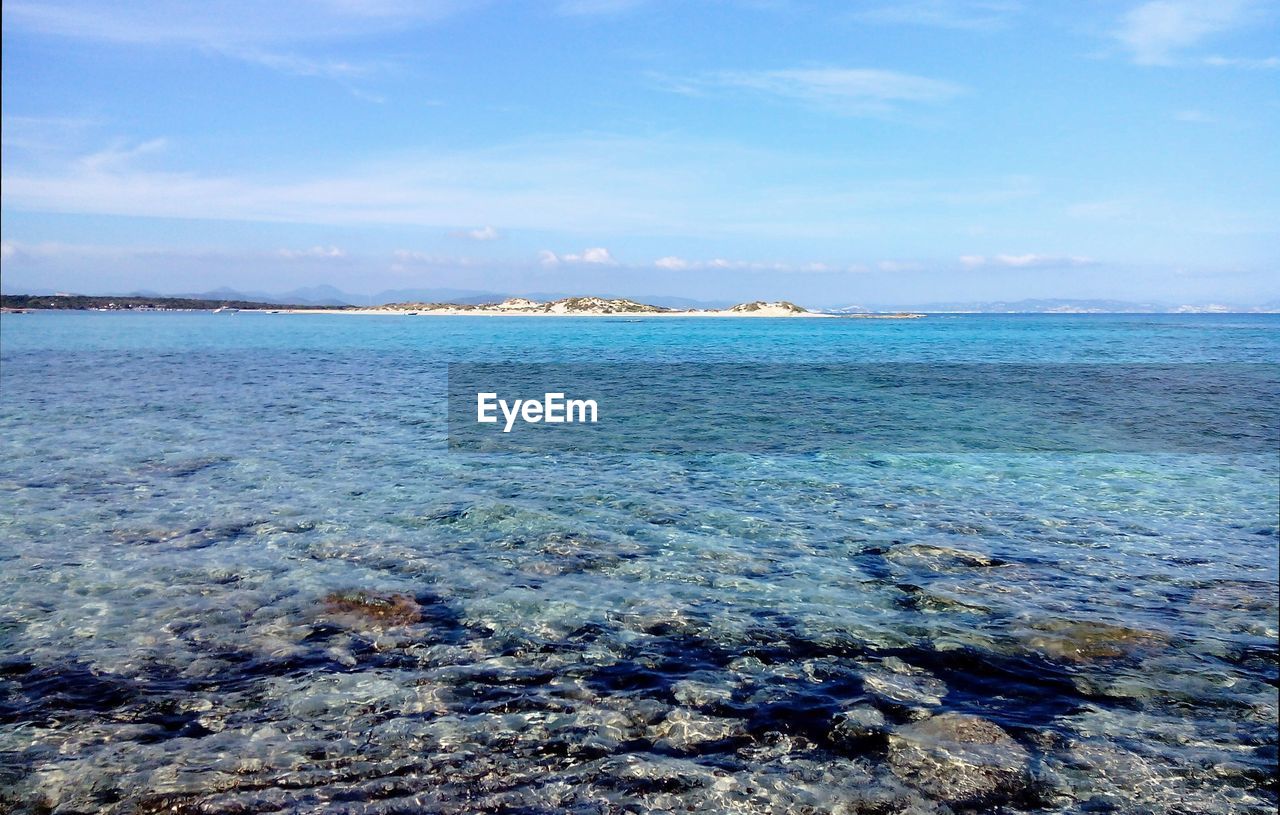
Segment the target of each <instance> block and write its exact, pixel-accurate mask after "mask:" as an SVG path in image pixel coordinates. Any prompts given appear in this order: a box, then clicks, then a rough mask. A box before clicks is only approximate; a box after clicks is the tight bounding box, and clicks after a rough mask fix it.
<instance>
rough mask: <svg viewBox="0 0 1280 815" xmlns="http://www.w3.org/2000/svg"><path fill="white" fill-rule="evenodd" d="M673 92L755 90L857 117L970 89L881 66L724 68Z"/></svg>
mask: <svg viewBox="0 0 1280 815" xmlns="http://www.w3.org/2000/svg"><path fill="white" fill-rule="evenodd" d="M668 87H669V88H670V89H671V90H674V91H677V92H683V93H704V92H707V91H709V90H715V89H722V90H723V89H727V90H738V91H750V92H755V93H759V94H762V95H766V96H772V97H775V98H778V99H783V100H790V101H795V102H800V103H803V104H806V105H809V106H812V107H817V108H822V109H825V110H830V111H834V112H838V113H844V114H851V115H871V114H883V113H888V112H891V111H892V110H894V109H896V108H897V107H899V106H901V105H904V104H926V103H935V102H944V101H946V100H949V99H952V98H954V97H956V96H959V95H961V94H963V93H965V92H966V90H967V89H966V88H965V87H964V86H963V85H959V84H956V83H954V82H948V81H946V80H941V79H931V78H929V77H924V76H916V75H914V74H905V73H900V72H898V71H886V70H880V69H876V68H831V67H828V68H788V69H782V70H772V71H719V72H715V73H710V74H704V75H701V76H695V77H688V78H684V79H679V80H676V81H674V82H670V83H668Z"/></svg>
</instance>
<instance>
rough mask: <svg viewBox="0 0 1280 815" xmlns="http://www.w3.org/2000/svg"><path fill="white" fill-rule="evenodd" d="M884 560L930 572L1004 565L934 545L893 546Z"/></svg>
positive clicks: (973, 553) (909, 544)
mask: <svg viewBox="0 0 1280 815" xmlns="http://www.w3.org/2000/svg"><path fill="white" fill-rule="evenodd" d="M884 558H885V559H886V560H889V561H891V562H893V563H900V564H902V565H905V566H912V567H915V568H923V569H929V570H931V571H951V570H954V569H985V568H990V567H993V566H1004V565H1005V561H1003V560H1000V559H998V558H994V557H991V556H989V555H984V554H982V553H980V552H968V551H965V550H963V549H953V548H951V547H950V546H940V545H938V544H934V543H908V544H903V545H900V546H894V547H893V548H891V549H889V550H888V551H887V552H885V553H884Z"/></svg>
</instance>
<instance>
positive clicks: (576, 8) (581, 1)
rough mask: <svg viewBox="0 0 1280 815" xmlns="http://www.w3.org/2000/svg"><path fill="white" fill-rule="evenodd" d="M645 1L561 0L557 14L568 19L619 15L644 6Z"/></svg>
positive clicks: (557, 6) (557, 7) (557, 5)
mask: <svg viewBox="0 0 1280 815" xmlns="http://www.w3.org/2000/svg"><path fill="white" fill-rule="evenodd" d="M643 3H644V0H560V2H559V3H557V4H556V12H557V13H558V14H563V15H565V16H567V17H588V16H594V15H606V14H618V13H620V12H623V11H630V10H631V9H633V8H635V7H637V6H640V5H643Z"/></svg>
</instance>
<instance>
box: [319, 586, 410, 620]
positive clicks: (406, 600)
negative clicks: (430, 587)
mask: <svg viewBox="0 0 1280 815" xmlns="http://www.w3.org/2000/svg"><path fill="white" fill-rule="evenodd" d="M324 608H325V612H326V613H328V614H330V615H333V616H335V617H338V618H340V619H341V620H342V621H344V622H348V623H350V624H352V625H353V626H355V627H364V626H371V625H372V626H376V627H385V626H396V625H413V624H414V623H417V622H421V621H422V607H421V606H419V605H418V602H417V601H416V600H414V599H413V598H412V597H410V596H409V595H407V594H398V593H392V592H373V591H335V592H331V593H330V594H328V595H325V598H324Z"/></svg>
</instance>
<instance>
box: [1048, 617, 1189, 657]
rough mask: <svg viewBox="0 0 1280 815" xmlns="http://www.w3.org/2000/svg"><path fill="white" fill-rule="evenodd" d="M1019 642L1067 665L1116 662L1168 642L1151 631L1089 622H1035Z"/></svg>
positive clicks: (1165, 638)
mask: <svg viewBox="0 0 1280 815" xmlns="http://www.w3.org/2000/svg"><path fill="white" fill-rule="evenodd" d="M1023 640H1024V642H1025V643H1026V644H1027V646H1028V647H1030V648H1031V649H1033V650H1035V651H1039V652H1040V653H1042V654H1044V655H1045V656H1047V657H1050V658H1053V659H1065V660H1069V661H1071V662H1096V661H1098V660H1107V659H1119V658H1121V657H1126V656H1129V655H1131V654H1133V653H1135V652H1138V651H1143V650H1150V649H1153V648H1157V647H1160V646H1163V645H1165V644H1167V643H1168V638H1167V637H1165V636H1164V635H1163V634H1160V633H1158V632H1155V631H1143V630H1140V629H1137V628H1129V627H1127V626H1123V625H1114V624H1112V623H1104V622H1098V621H1090V620H1049V621H1044V622H1038V623H1035V625H1034V627H1033V630H1031V631H1029V632H1026V633H1025V634H1024V636H1023Z"/></svg>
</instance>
